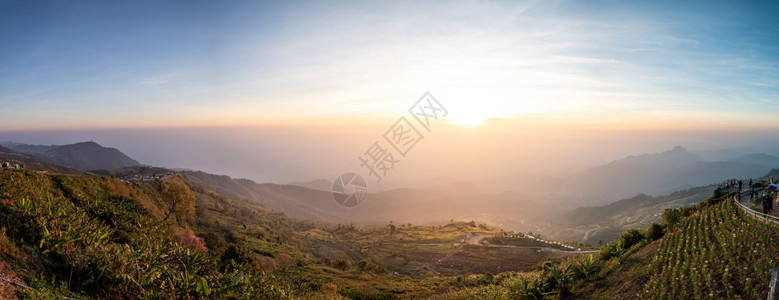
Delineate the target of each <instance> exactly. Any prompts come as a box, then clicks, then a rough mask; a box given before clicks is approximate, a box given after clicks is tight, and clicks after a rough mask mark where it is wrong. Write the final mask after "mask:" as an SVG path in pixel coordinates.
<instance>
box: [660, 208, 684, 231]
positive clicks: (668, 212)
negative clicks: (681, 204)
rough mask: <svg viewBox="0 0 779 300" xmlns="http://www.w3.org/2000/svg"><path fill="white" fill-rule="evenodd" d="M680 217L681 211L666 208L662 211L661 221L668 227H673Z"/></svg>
mask: <svg viewBox="0 0 779 300" xmlns="http://www.w3.org/2000/svg"><path fill="white" fill-rule="evenodd" d="M680 219H681V212H680V211H679V210H678V209H676V208H666V209H665V211H664V212H663V223H664V224H665V225H666V226H668V227H673V226H674V225H676V223H679V220H680Z"/></svg>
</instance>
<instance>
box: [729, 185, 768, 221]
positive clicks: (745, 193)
mask: <svg viewBox="0 0 779 300" xmlns="http://www.w3.org/2000/svg"><path fill="white" fill-rule="evenodd" d="M723 189H724V190H725V191H726V192H728V193H730V192H737V194H738V195H739V196H740V197H741V202H738V201H735V200H734V202H736V204H737V205H738V206H739V208H740V209H741V210H742V211H744V213H746V215H748V216H749V217H751V218H754V219H755V220H758V221H761V222H765V223H767V224H771V225H774V226H779V217H777V216H776V215H775V214H776V213H774V214H771V213H770V212H769V213H768V214H767V216H766V214H763V213H762V212H761V211H758V210H755V209H753V208H751V207H749V206H748V205H747V204H746V203H751V202H750V200H747V199H749V198H748V197H749V195H750V193H751V192H752V191H753V190H754V189H753V188H749V189H745V190H742V191H738V190H737V189H736V188H734V187H730V188H723ZM760 194H761V193H758V197H760ZM771 201H773V199H771ZM778 209H779V208H777V207H774V210H773V211H777V210H778ZM757 214H760V215H762V216H758V215H757Z"/></svg>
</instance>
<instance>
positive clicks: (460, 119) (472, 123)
mask: <svg viewBox="0 0 779 300" xmlns="http://www.w3.org/2000/svg"><path fill="white" fill-rule="evenodd" d="M487 119H488V117H484V116H479V115H476V114H468V115H463V116H457V117H452V121H454V123H456V124H459V125H460V126H463V127H469V128H470V127H478V126H480V125H482V124H484V121H486V120H487Z"/></svg>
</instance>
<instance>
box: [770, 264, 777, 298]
mask: <svg viewBox="0 0 779 300" xmlns="http://www.w3.org/2000/svg"><path fill="white" fill-rule="evenodd" d="M769 286H770V287H771V291H769V292H768V300H779V269H773V270H771V283H770V284H769Z"/></svg>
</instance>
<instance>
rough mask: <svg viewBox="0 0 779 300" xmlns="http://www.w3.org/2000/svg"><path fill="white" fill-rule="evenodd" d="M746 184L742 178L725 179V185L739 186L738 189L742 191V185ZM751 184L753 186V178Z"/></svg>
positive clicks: (730, 186)
mask: <svg viewBox="0 0 779 300" xmlns="http://www.w3.org/2000/svg"><path fill="white" fill-rule="evenodd" d="M743 184H744V182H743V181H741V180H736V179H728V180H725V187H726V188H728V189H731V188H735V187H738V191H739V192H741V186H742V185H743ZM749 186H752V179H749Z"/></svg>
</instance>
